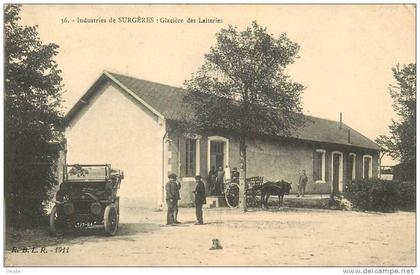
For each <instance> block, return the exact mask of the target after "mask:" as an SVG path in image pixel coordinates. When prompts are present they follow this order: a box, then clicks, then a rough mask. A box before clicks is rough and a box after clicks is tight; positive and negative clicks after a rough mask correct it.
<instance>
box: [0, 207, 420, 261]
mask: <svg viewBox="0 0 420 275" xmlns="http://www.w3.org/2000/svg"><path fill="white" fill-rule="evenodd" d="M194 213H195V212H194V209H193V208H181V209H180V213H179V220H180V221H182V224H181V225H178V226H165V225H164V223H165V215H166V212H155V211H152V210H144V209H136V208H128V207H126V208H122V209H121V217H120V229H119V232H118V234H117V236H114V237H106V236H104V235H103V233H102V229H91V230H87V231H84V232H77V233H74V234H72V235H71V236H66V237H51V236H49V235H48V232H47V228H38V229H34V230H26V231H14V230H12V229H10V228H8V230H7V238H6V252H5V265H6V266H414V265H415V264H416V263H415V254H416V251H415V213H409V212H398V213H392V214H383V213H359V212H345V211H331V210H310V209H296V208H287V207H284V208H282V209H280V210H277V209H272V210H266V211H262V210H258V211H250V212H247V213H241V212H240V211H239V210H237V209H233V210H232V209H226V208H217V209H205V210H204V218H205V224H204V225H194ZM215 238H217V239H219V241H220V243H221V245H222V246H223V249H220V250H209V248H210V247H211V244H212V239H215ZM13 247H16V248H17V249H18V250H19V251H20V252H19V253H12V252H11V250H12V248H13ZM25 247H28V248H31V249H32V247H35V249H34V251H36V252H38V253H32V252H31V250H29V253H22V252H21V251H22V249H23V248H25ZM42 247H45V251H47V253H40V252H41V249H42ZM59 250H64V252H66V253H56V251H59Z"/></svg>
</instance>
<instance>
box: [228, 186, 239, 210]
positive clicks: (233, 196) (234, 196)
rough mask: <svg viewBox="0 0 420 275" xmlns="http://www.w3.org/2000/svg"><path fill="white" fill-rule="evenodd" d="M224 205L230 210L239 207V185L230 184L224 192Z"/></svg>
mask: <svg viewBox="0 0 420 275" xmlns="http://www.w3.org/2000/svg"><path fill="white" fill-rule="evenodd" d="M225 199H226V203H227V205H228V206H229V207H230V208H236V207H238V205H239V185H238V184H236V183H231V184H229V186H228V187H227V188H226V191H225Z"/></svg>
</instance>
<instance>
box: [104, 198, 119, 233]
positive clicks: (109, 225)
mask: <svg viewBox="0 0 420 275" xmlns="http://www.w3.org/2000/svg"><path fill="white" fill-rule="evenodd" d="M118 222H119V221H118V212H117V208H116V207H115V205H113V204H112V205H108V206H107V207H106V208H105V213H104V226H105V233H107V234H108V235H110V236H114V235H115V234H116V233H117V230H118Z"/></svg>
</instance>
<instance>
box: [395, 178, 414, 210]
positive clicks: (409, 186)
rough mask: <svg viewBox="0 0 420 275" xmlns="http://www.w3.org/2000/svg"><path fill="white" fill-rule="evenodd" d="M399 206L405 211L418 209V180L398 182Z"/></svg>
mask: <svg viewBox="0 0 420 275" xmlns="http://www.w3.org/2000/svg"><path fill="white" fill-rule="evenodd" d="M398 190H399V208H400V209H401V210H405V211H415V210H416V182H415V181H404V182H401V183H399V184H398Z"/></svg>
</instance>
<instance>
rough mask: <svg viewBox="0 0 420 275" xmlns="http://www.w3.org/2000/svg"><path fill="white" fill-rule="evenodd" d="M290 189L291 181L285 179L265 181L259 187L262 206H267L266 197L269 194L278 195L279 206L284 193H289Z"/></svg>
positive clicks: (281, 203)
mask: <svg viewBox="0 0 420 275" xmlns="http://www.w3.org/2000/svg"><path fill="white" fill-rule="evenodd" d="M290 189H292V183H289V182H287V181H284V180H281V181H276V182H272V181H267V182H265V183H264V184H263V185H262V187H261V202H262V207H263V208H267V202H268V198H270V196H271V195H277V196H278V197H279V208H280V206H281V205H283V197H284V195H289V192H290Z"/></svg>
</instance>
